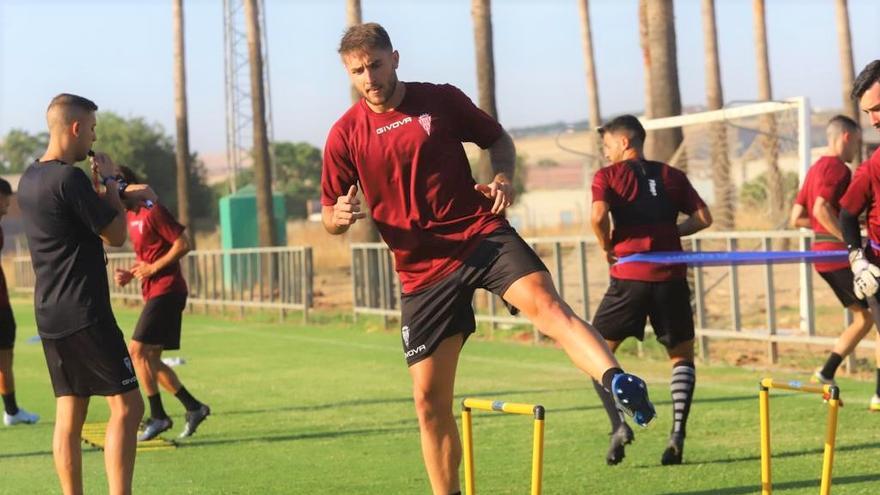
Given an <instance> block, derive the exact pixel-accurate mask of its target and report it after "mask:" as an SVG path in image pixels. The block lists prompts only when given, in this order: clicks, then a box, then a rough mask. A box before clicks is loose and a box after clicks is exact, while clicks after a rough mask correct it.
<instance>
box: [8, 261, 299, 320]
mask: <svg viewBox="0 0 880 495" xmlns="http://www.w3.org/2000/svg"><path fill="white" fill-rule="evenodd" d="M13 262H14V278H13V281H14V282H13V283H14V287H15V289H16V290H24V291H28V290H29V291H33V288H34V271H33V267H32V266H31V259H30V257H28V256H19V257H16V258H15V259H14V260H13ZM134 262H135V255H134V253H110V254H108V255H107V276H108V277H109V279H110V281H111V282H110V296H111V297H113V298H118V299H130V300H141V287H140V283H138V281H137V280H134V281H132V283H130V284H128V285H127V286H125V287H118V286H116V285H115V284H114V283H113V281H112V280H113V274H114V272H115V270H116V269H117V268H120V269H128V268H130V267H131V266H132V265H133V264H134ZM180 263H181V270H182V271H183V274H184V278H186V281H187V284H188V285H189V298H188V304H189V307H190V308H193V307H194V306H203V307H204V308H205V309H206V310H207V309H208V308H209V307H219V308H221V309H238V310H239V312H240V313H241V314H244V311H245V309H246V308H262V309H272V310H277V311H278V313H279V315H280V316H281V317H282V318H284V317H286V315H287V312H288V311H291V310H293V311H302V313H303V320H308V316H309V311H310V310H311V308H312V306H313V285H312V280H313V265H312V248H311V247H308V246H288V247H275V248H245V249H225V250H197V251H192V252H190V253H189V254H187V256H185V257H184V258H183V259H181V261H180Z"/></svg>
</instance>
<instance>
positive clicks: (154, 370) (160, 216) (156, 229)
mask: <svg viewBox="0 0 880 495" xmlns="http://www.w3.org/2000/svg"><path fill="white" fill-rule="evenodd" d="M120 170H121V172H122V178H123V179H124V180H125V182H127V183H128V184H138V183H139V182H140V181H139V180H138V177H137V176H136V175H135V173H134V172H133V171H132V170H131V169H129V168H128V167H120ZM124 203H125V208H126V215H125V216H126V221H127V223H128V235H129V237H130V238H131V243H132V246H133V247H134V252H135V254H136V255H137V263H136V264H135V265H134V266H133V267H131V268H130V269H129V270H122V269H119V268H117V269H116V273H115V274H114V279H115V280H116V283H117V284H118V285H120V286H123V287H124V286H125V285H127V284H128V283H129V282H131V280H132V279H134V278H137V279H138V280H140V282H141V289H142V292H143V296H144V301H146V304H145V305H144V310H143V312H141V316H140V318H139V319H138V322H137V326H136V327H135V330H134V335H133V336H132V338H131V344H130V345H129V352H130V353H131V360H132V362H133V363H134V368H135V371H136V372H137V375H138V379H139V380H140V382H141V386H142V387H143V388H144V392H146V393H147V400H148V401H149V403H150V417H149V418H148V419H147V421H146V422H145V423H144V426H143V431H142V433H141V434H140V435H139V436H138V441H141V442H143V441H147V440H151V439H153V438H155V437H156V436H158V435H159V434H160V433H162V432H164V431H166V430H168V429H170V428H171V427H172V425H173V422H172V421H171V418H170V417H169V416H168V413H166V412H165V407H164V406H163V405H162V398H161V396H160V395H159V386H158V385H162V387H163V388H164V389H165V390H167V391H168V392H171V393H172V394H174V396H175V397H177V399H178V400H179V401H180V402H181V404H183V406H184V408H186V415H185V418H186V425H185V426H184V428H183V432H182V433H181V434H180V436H181V437H188V436H190V435H192V434H193V433H195V432H196V429H197V428H198V427H199V425H200V424H201V423H202V421H204V420H205V418H207V417H208V415H209V414H211V409H210V408H209V407H208V406H207V405H205V404H203V403H202V402H199V401H198V400H197V399H196V398H195V397H193V396H192V395H191V394H190V393H189V391H188V390H187V389H186V387H184V386H183V384H181V383H180V379H179V378H178V377H177V374H176V373H175V372H174V370H172V369H171V368H170V367H169V366H168V365H167V364H165V363H163V362H162V351H166V350H176V349H180V330H181V319H182V316H183V310H184V309H185V308H186V297H187V286H186V280H184V278H183V274H182V273H181V271H180V262H179V261H180V259H181V258H183V257H184V256H186V253H188V252H189V250H190V242H189V237H188V236H187V235H186V232H185V227H184V226H183V225H180V224H179V223H177V220H175V219H174V217H173V216H172V215H171V212H169V211H168V209H166V208H165V207H164V206H163V205H162V204H161V203H157V204H155V205H154V206H153V207H151V208H147V207H143V206H141V204H140V203H137V202H128V201H124Z"/></svg>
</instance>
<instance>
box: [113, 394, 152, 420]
mask: <svg viewBox="0 0 880 495" xmlns="http://www.w3.org/2000/svg"><path fill="white" fill-rule="evenodd" d="M110 414H111V415H113V416H116V417H117V418H119V419H120V420H122V421H125V422H126V423H131V422H138V421H140V420H141V418H143V417H144V400H143V399H142V398H141V394H140V392H139V391H138V390H137V389H135V390H133V391H131V392H126V393H124V394H122V395H121V396H120V397H119V400H117V401H115V402H114V404H113V406H112V407H111V408H110Z"/></svg>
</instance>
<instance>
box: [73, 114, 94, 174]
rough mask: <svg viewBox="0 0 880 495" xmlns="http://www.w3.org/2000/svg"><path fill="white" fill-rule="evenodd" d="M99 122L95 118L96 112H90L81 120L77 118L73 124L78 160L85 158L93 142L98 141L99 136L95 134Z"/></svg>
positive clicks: (74, 143)
mask: <svg viewBox="0 0 880 495" xmlns="http://www.w3.org/2000/svg"><path fill="white" fill-rule="evenodd" d="M97 124H98V122H97V120H96V118H95V112H88V113H86V114H85V115H83V116H82V118H80V119H79V120H75V121H74V122H73V124H71V127H70V128H71V132H72V133H73V145H74V148H75V150H76V161H78V162H79V161H82V160H85V159H86V158H87V157H88V152H89V150H90V149H92V144H94V142H95V141H97V139H98V136H97V135H96V134H95V126H96V125H97Z"/></svg>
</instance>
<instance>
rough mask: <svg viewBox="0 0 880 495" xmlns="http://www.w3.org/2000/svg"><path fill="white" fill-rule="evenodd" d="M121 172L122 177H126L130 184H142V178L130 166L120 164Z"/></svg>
mask: <svg viewBox="0 0 880 495" xmlns="http://www.w3.org/2000/svg"><path fill="white" fill-rule="evenodd" d="M119 173H120V174H122V178H123V179H125V182H126V183H128V184H140V183H141V179H140V177H138V175H137V173H135V171H134V170H132V169H131V168H129V167H126V166H125V165H120V166H119Z"/></svg>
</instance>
